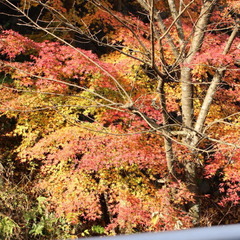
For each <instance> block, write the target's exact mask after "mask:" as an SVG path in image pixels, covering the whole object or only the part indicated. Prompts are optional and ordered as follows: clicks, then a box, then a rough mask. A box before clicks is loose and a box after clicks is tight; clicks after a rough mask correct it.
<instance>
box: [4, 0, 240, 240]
mask: <svg viewBox="0 0 240 240" xmlns="http://www.w3.org/2000/svg"><path fill="white" fill-rule="evenodd" d="M0 2H1V3H3V4H5V5H6V6H8V7H10V8H11V9H12V10H14V11H16V12H18V14H20V15H21V17H22V18H21V21H20V22H19V24H21V25H22V26H24V27H25V28H27V27H28V28H29V27H31V28H32V29H34V30H35V32H34V33H33V34H32V36H24V35H22V34H20V33H18V32H16V31H13V30H11V29H8V30H6V29H3V30H2V31H1V34H0V53H1V68H0V71H1V88H0V95H1V108H0V110H1V114H2V117H1V124H2V129H3V130H2V132H1V138H3V139H7V140H9V141H11V140H12V141H13V142H14V143H12V144H11V145H9V147H6V145H4V144H1V148H2V149H3V151H5V152H6V153H5V154H3V156H1V158H2V169H3V172H5V173H4V174H5V175H6V172H7V170H6V168H7V167H8V166H9V163H8V161H6V160H5V159H9V158H10V159H11V161H10V162H12V164H13V165H14V164H17V166H21V168H23V170H21V171H22V172H21V171H18V170H17V169H13V170H12V171H13V172H12V173H11V174H13V175H14V176H15V175H16V176H18V177H19V175H20V174H23V173H24V174H28V176H30V177H29V178H30V179H31V181H30V184H29V185H30V186H31V189H32V192H34V194H35V195H38V196H40V198H38V199H42V198H41V197H42V195H43V196H44V201H45V199H46V202H45V203H44V204H46V208H47V209H48V211H49V212H51V213H53V214H54V216H55V217H56V219H61V218H64V219H65V221H66V222H67V223H68V226H75V228H74V230H73V229H70V228H71V227H69V229H68V230H69V232H72V234H73V235H78V236H79V235H82V236H85V235H88V234H103V233H105V234H117V233H133V232H139V231H156V230H171V229H182V228H189V227H192V226H199V225H202V226H203V225H212V224H220V223H225V222H227V221H232V222H234V221H238V220H239V219H238V217H237V215H236V213H235V212H234V211H235V210H236V209H237V206H238V204H239V200H240V197H239V190H240V186H239V171H240V169H239V168H240V158H239V157H240V149H239V120H240V118H239V109H240V106H239V101H240V99H239V77H238V75H239V57H238V56H239V52H240V48H239V44H240V42H239V35H238V29H239V20H238V17H237V16H238V14H239V4H238V1H220V2H219V3H218V4H216V1H212V0H211V1H210V0H204V1H200V0H192V1H190V0H185V1H180V2H179V1H173V0H168V1H154V0H149V1H147V0H146V1H145V0H136V1H124V0H122V1H121V0H119V1H98V0H89V1H81V0H78V1H75V2H74V1H70V0H69V1H61V0H54V1H47V2H44V1H35V0H28V1H26V0H24V1H18V3H19V4H15V3H12V2H11V1H8V0H3V1H0ZM126 6H127V7H126ZM33 13H35V14H36V13H37V18H36V16H35V14H33ZM33 15H34V17H33ZM39 32H41V33H40V34H39ZM38 38H40V39H41V41H37V39H38ZM44 38H45V39H44ZM11 124H12V126H13V127H9V125H11ZM27 194H28V195H31V194H33V193H29V192H28V193H27ZM39 201H40V200H38V204H42V203H41V202H39ZM213 204H214V205H213ZM38 214H39V213H38ZM41 214H42V213H41ZM6 216H7V215H6ZM48 221H50V220H48ZM54 221H55V220H54ZM41 224H42V222H41ZM54 224H55V222H54ZM64 224H65V223H64ZM38 226H40V225H38ZM44 226H45V227H46V224H45V225H44ZM64 226H65V225H64ZM14 227H15V228H16V229H18V227H17V224H16V225H13V228H14ZM41 227H42V228H41ZM41 227H39V228H41V230H39V228H36V227H35V228H34V227H33V229H34V231H35V232H34V231H33V232H34V233H35V235H38V236H39V235H43V231H42V229H44V227H43V225H41ZM36 229H37V230H36ZM46 229H47V230H46V231H48V232H49V231H50V230H49V228H46ZM66 231H67V230H66ZM16 232H17V230H16ZM44 237H46V236H44Z"/></svg>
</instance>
